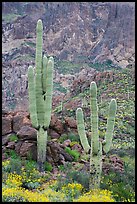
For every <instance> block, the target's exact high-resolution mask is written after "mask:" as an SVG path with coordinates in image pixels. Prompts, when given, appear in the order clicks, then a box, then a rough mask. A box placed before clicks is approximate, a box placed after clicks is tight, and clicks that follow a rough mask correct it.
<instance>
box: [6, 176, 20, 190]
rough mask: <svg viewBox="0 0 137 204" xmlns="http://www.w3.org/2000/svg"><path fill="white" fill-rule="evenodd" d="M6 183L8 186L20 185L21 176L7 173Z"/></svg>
mask: <svg viewBox="0 0 137 204" xmlns="http://www.w3.org/2000/svg"><path fill="white" fill-rule="evenodd" d="M5 183H6V185H8V186H9V187H18V186H21V185H22V176H20V175H18V174H16V173H9V174H8V178H7V180H6V182H5Z"/></svg>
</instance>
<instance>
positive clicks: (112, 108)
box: [103, 99, 117, 153]
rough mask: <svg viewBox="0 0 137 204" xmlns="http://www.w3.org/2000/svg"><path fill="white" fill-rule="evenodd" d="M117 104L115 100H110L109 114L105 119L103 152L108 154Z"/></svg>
mask: <svg viewBox="0 0 137 204" xmlns="http://www.w3.org/2000/svg"><path fill="white" fill-rule="evenodd" d="M116 109H117V103H116V100H115V99H112V100H111V102H110V104H109V113H108V119H107V130H106V134H105V144H104V147H103V150H104V151H105V153H108V151H109V150H110V147H111V144H112V137H113V131H114V123H115V115H116Z"/></svg>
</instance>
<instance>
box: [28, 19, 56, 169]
mask: <svg viewBox="0 0 137 204" xmlns="http://www.w3.org/2000/svg"><path fill="white" fill-rule="evenodd" d="M42 34H43V25H42V21H41V20H38V22H37V28H36V60H35V73H34V72H33V68H32V67H29V70H28V84H29V86H28V88H29V104H30V105H29V110H30V118H31V121H32V125H33V127H35V128H36V129H37V161H38V164H39V170H40V171H43V170H44V162H45V161H46V146H47V129H48V127H49V124H50V120H51V111H52V93H53V68H54V59H53V57H50V58H49V59H48V58H47V57H46V56H44V57H43V56H42V43H43V37H42Z"/></svg>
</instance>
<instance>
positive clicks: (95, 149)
mask: <svg viewBox="0 0 137 204" xmlns="http://www.w3.org/2000/svg"><path fill="white" fill-rule="evenodd" d="M90 97H91V99H90V110H91V117H90V120H91V133H92V136H91V145H89V142H88V140H87V137H86V131H85V125H84V117H83V111H82V109H81V108H78V109H77V110H76V119H77V127H78V133H79V136H80V141H81V144H82V146H83V148H84V151H85V152H86V153H89V152H90V154H89V156H90V181H89V188H90V189H93V188H99V187H100V177H101V172H102V149H103V150H104V152H105V153H108V151H109V150H110V147H111V143H112V137H113V130H114V122H115V115H116V109H117V104H116V100H115V99H112V100H111V102H110V104H109V112H108V119H107V130H106V134H105V138H104V141H103V142H101V141H100V140H99V131H98V105H97V86H96V83H95V82H91V84H90Z"/></svg>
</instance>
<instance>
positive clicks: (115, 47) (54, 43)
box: [2, 2, 135, 109]
mask: <svg viewBox="0 0 137 204" xmlns="http://www.w3.org/2000/svg"><path fill="white" fill-rule="evenodd" d="M2 6H3V7H2V12H3V15H2V17H3V22H2V23H3V26H2V27H3V28H2V29H3V30H2V42H3V44H2V54H3V56H2V57H3V73H2V76H3V81H2V83H3V84H2V87H3V107H9V106H10V103H11V101H12V106H14V104H16V105H15V106H16V108H17V109H27V107H28V98H27V97H28V90H27V75H26V74H27V69H28V65H30V64H31V65H34V57H35V33H36V22H37V20H38V19H39V18H41V19H42V21H43V25H44V37H43V38H44V39H43V42H44V45H43V49H44V50H45V53H46V54H47V55H53V56H56V57H58V58H59V59H60V60H70V61H73V62H75V63H78V62H79V60H81V59H82V57H84V62H103V61H104V60H107V59H109V60H111V61H112V62H113V63H115V64H117V65H119V66H121V67H123V68H124V67H126V66H127V65H128V64H132V63H133V64H134V61H135V45H134V44H135V32H134V31H135V25H134V24H135V3H134V2H80V3H79V2H3V4H2ZM28 41H29V43H28ZM21 99H22V101H21ZM18 101H19V102H18ZM17 104H18V105H17ZM18 106H19V107H18ZM12 108H13V109H14V108H15V107H12Z"/></svg>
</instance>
